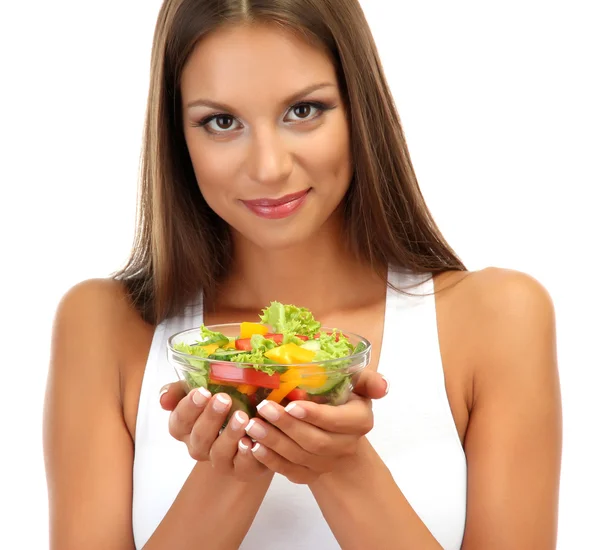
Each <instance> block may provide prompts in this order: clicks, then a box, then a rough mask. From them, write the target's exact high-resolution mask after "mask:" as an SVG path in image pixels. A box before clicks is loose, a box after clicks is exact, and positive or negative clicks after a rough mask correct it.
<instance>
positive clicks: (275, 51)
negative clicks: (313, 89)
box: [181, 24, 336, 104]
mask: <svg viewBox="0 0 600 550" xmlns="http://www.w3.org/2000/svg"><path fill="white" fill-rule="evenodd" d="M325 81H330V82H332V83H334V84H336V74H335V68H334V66H333V63H332V62H331V60H330V58H329V56H328V55H327V53H326V52H325V51H324V50H323V49H321V48H318V47H316V46H314V45H312V44H310V43H308V42H307V41H305V40H303V39H302V38H300V37H299V36H298V35H297V34H296V33H293V32H291V31H289V30H285V29H283V28H281V27H278V26H275V25H267V24H252V25H250V24H244V25H235V26H228V27H224V28H220V29H218V30H216V31H214V32H213V33H211V34H209V35H208V36H207V37H205V38H203V39H202V40H201V41H200V42H199V43H198V45H197V46H196V48H195V49H194V51H193V53H192V55H191V56H190V58H189V59H188V61H187V63H186V65H185V67H184V69H183V73H182V80H181V93H182V100H183V102H184V104H185V103H187V102H188V101H190V100H191V101H193V100H194V99H195V98H196V97H199V96H202V97H210V98H213V99H215V100H218V101H224V102H227V101H230V102H231V103H234V102H235V100H236V99H238V100H239V99H240V98H242V97H244V98H252V99H254V100H257V99H260V98H264V99H273V100H275V101H277V100H280V99H281V97H282V96H286V95H290V94H293V93H295V92H297V91H298V90H300V89H302V88H306V87H307V86H310V85H311V84H315V83H316V82H325Z"/></svg>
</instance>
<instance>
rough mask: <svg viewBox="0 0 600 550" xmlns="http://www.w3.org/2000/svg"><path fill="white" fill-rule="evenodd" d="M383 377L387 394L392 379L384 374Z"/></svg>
mask: <svg viewBox="0 0 600 550" xmlns="http://www.w3.org/2000/svg"><path fill="white" fill-rule="evenodd" d="M381 378H383V381H384V382H385V395H387V394H388V392H389V391H390V381H389V380H388V379H387V378H386V377H385V376H383V374H382V375H381Z"/></svg>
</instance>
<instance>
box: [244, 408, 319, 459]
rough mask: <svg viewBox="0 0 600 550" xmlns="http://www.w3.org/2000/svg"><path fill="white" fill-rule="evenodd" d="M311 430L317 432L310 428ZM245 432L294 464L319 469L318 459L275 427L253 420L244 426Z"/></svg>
mask: <svg viewBox="0 0 600 550" xmlns="http://www.w3.org/2000/svg"><path fill="white" fill-rule="evenodd" d="M311 427H312V429H313V430H315V431H316V430H317V429H318V428H315V427H314V426H311ZM246 432H247V433H248V435H249V436H250V437H251V438H252V439H254V440H255V441H259V442H260V443H263V444H264V445H265V446H266V447H268V448H269V449H272V450H273V451H275V452H276V453H277V454H279V455H280V456H282V457H283V458H285V459H286V460H288V461H290V462H293V463H294V464H303V465H305V466H307V467H309V468H315V469H318V468H319V464H318V462H317V461H318V459H319V457H317V456H313V455H312V454H311V453H310V452H308V451H307V450H306V449H303V448H302V447H301V446H300V445H298V443H296V442H295V441H294V440H292V439H290V438H289V437H288V436H287V435H285V434H284V433H283V432H281V431H280V430H278V429H277V428H276V427H275V426H272V425H269V424H267V423H266V422H264V421H263V420H261V419H259V418H253V419H252V420H250V422H249V423H248V425H247V426H246Z"/></svg>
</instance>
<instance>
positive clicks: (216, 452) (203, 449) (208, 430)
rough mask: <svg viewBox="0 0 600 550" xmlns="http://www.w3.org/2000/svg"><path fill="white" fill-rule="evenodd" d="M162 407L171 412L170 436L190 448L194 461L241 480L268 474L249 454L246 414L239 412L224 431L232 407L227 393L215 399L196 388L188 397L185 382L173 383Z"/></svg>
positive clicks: (250, 445)
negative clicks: (209, 464) (206, 464)
mask: <svg viewBox="0 0 600 550" xmlns="http://www.w3.org/2000/svg"><path fill="white" fill-rule="evenodd" d="M160 404H161V406H162V408H163V409H165V410H167V411H171V415H170V418H169V432H170V434H171V435H172V436H173V437H174V438H175V439H177V440H178V441H182V442H183V443H185V444H186V445H187V448H188V452H189V453H190V456H191V457H192V458H193V459H194V460H197V461H199V462H210V463H211V464H212V467H213V468H214V469H215V470H216V471H217V472H219V473H221V474H225V475H231V476H234V477H235V478H237V479H239V480H240V481H250V480H252V479H255V478H256V477H257V476H258V475H262V474H264V473H266V472H267V469H266V467H265V466H263V465H262V464H261V463H260V462H258V461H257V460H256V459H255V458H254V456H253V455H252V453H251V452H250V448H251V447H252V442H251V441H250V439H249V438H248V437H247V436H246V433H245V431H244V428H245V427H246V426H247V425H248V420H249V419H248V416H247V415H246V414H245V413H243V412H241V411H236V412H235V413H234V414H233V415H232V416H231V419H230V420H229V422H228V424H227V426H226V427H225V429H223V431H222V432H221V427H222V426H223V423H224V422H225V420H226V418H227V414H228V412H229V410H230V408H231V397H229V395H227V394H226V393H219V394H217V395H214V396H213V395H211V393H210V392H209V391H208V390H207V389H205V388H196V389H193V390H192V391H190V393H189V394H187V395H186V394H185V390H184V387H183V385H182V383H174V384H169V385H168V386H167V387H166V388H163V392H161V396H160ZM220 432H221V433H220Z"/></svg>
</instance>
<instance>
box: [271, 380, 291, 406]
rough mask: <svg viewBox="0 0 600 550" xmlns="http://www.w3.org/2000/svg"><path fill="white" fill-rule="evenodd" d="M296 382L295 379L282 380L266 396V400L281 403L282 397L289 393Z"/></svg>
mask: <svg viewBox="0 0 600 550" xmlns="http://www.w3.org/2000/svg"><path fill="white" fill-rule="evenodd" d="M297 386H298V384H297V383H296V380H290V381H289V382H283V383H282V384H280V385H279V388H277V389H276V390H273V391H272V392H271V393H270V394H269V395H268V396H267V401H274V402H275V403H281V402H282V401H283V398H284V397H285V396H286V395H287V394H288V393H290V392H291V391H292V390H293V389H294V388H296V387H297Z"/></svg>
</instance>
